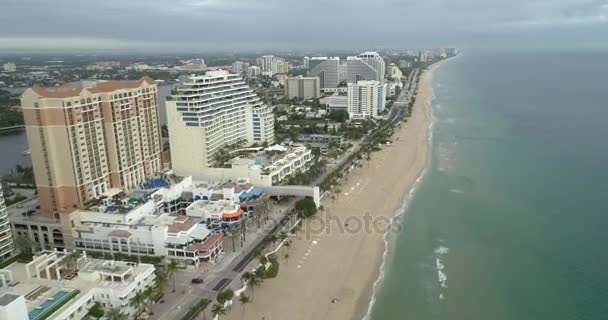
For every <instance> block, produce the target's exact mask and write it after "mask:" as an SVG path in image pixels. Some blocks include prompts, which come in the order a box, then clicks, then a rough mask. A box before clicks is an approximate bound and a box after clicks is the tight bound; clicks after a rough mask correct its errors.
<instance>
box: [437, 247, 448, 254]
mask: <svg viewBox="0 0 608 320" xmlns="http://www.w3.org/2000/svg"><path fill="white" fill-rule="evenodd" d="M448 252H450V248H448V247H444V246H439V247H437V249H435V254H438V255H444V254H446V253H448Z"/></svg>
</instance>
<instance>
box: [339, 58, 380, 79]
mask: <svg viewBox="0 0 608 320" xmlns="http://www.w3.org/2000/svg"><path fill="white" fill-rule="evenodd" d="M385 72H386V64H385V63H384V59H382V57H381V56H380V55H379V54H378V53H377V52H364V53H362V54H360V55H358V56H356V57H347V58H346V80H347V82H348V83H357V82H358V81H361V80H376V81H384V75H385Z"/></svg>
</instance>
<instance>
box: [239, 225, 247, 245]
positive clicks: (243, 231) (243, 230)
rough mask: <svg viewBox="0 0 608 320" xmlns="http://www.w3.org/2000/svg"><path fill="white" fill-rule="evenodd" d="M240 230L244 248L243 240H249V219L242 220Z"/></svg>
mask: <svg viewBox="0 0 608 320" xmlns="http://www.w3.org/2000/svg"><path fill="white" fill-rule="evenodd" d="M239 231H241V248H242V247H243V242H244V241H247V221H241V224H239Z"/></svg>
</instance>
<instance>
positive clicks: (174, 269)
mask: <svg viewBox="0 0 608 320" xmlns="http://www.w3.org/2000/svg"><path fill="white" fill-rule="evenodd" d="M178 267H179V266H178V265H177V261H175V260H171V262H170V263H169V265H168V266H167V274H168V275H169V276H170V277H171V281H172V282H173V292H175V273H176V272H177V270H178Z"/></svg>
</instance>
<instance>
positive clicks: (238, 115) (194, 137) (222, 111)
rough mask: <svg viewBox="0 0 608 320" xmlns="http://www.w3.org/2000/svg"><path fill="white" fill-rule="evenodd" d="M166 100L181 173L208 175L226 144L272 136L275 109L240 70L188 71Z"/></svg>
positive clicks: (174, 160) (175, 159) (173, 157)
mask: <svg viewBox="0 0 608 320" xmlns="http://www.w3.org/2000/svg"><path fill="white" fill-rule="evenodd" d="M166 105H167V121H168V127H169V141H170V144H171V162H172V166H173V170H174V172H175V173H176V174H177V175H182V176H189V175H192V176H195V177H201V176H204V172H205V170H206V169H208V168H210V167H213V165H214V162H215V157H216V154H217V153H218V152H219V151H220V149H222V147H224V146H227V145H233V144H237V143H238V144H246V143H247V144H253V143H258V144H261V143H264V142H266V143H268V144H270V143H273V142H274V116H273V114H272V113H271V112H270V110H269V108H268V107H267V106H265V105H263V104H262V101H261V100H260V98H259V97H258V96H257V95H256V94H255V93H254V92H253V91H252V90H251V89H250V88H249V87H248V86H247V84H246V83H245V81H244V80H243V78H241V76H240V75H237V74H231V73H229V72H228V71H224V70H217V71H208V72H207V73H206V74H205V75H191V76H187V77H184V78H182V81H181V84H180V85H179V86H178V87H177V88H176V89H175V90H174V91H173V92H172V94H171V95H170V96H169V97H167V104H166Z"/></svg>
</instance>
